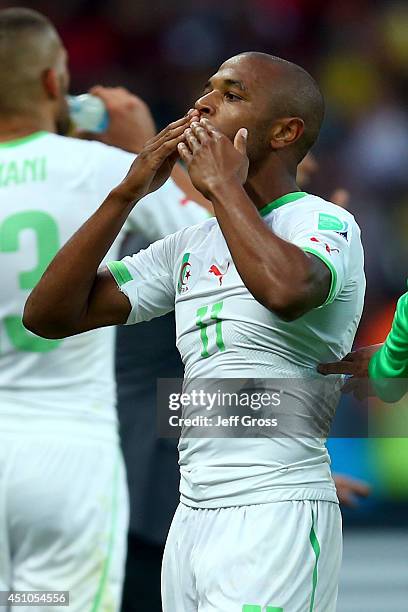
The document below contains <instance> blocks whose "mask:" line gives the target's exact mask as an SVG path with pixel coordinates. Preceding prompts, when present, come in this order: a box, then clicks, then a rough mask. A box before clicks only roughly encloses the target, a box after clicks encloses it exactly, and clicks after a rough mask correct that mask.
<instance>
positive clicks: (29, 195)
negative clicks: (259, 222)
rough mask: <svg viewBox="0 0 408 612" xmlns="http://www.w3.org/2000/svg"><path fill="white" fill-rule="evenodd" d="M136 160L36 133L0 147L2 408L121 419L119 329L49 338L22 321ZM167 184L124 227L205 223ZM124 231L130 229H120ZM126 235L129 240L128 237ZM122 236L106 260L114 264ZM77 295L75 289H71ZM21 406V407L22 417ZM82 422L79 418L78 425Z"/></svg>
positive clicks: (163, 228)
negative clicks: (62, 256)
mask: <svg viewBox="0 0 408 612" xmlns="http://www.w3.org/2000/svg"><path fill="white" fill-rule="evenodd" d="M134 157H135V156H134V155H132V154H130V153H126V152H124V151H122V150H120V149H116V148H114V147H109V146H106V145H104V144H101V143H99V142H88V141H83V140H77V139H73V138H66V137H62V136H57V135H55V134H51V133H47V132H38V133H35V134H32V135H31V136H29V137H27V138H22V139H19V140H15V141H12V142H6V143H0V269H1V289H0V410H1V413H2V423H3V428H4V427H5V424H6V416H7V415H10V416H11V418H14V415H18V416H21V414H24V415H29V414H30V411H33V412H31V413H32V414H33V415H34V416H36V417H38V416H40V415H43V416H45V417H48V416H49V415H50V414H52V415H53V416H55V417H64V416H67V415H76V418H77V419H82V421H81V422H82V423H85V422H86V420H87V419H88V418H89V419H90V422H91V423H92V425H93V424H95V423H96V422H97V421H98V420H99V421H100V422H103V421H106V422H107V423H109V422H116V416H115V411H114V409H113V407H114V403H115V385H114V363H113V353H114V344H113V343H114V330H113V328H111V329H98V330H95V331H91V332H88V333H86V334H82V335H79V336H76V337H73V338H67V339H65V340H56V341H55V340H44V339H42V338H39V337H37V336H35V335H33V334H31V333H30V332H28V331H27V330H26V329H25V328H24V327H23V325H22V323H21V316H22V312H23V308H24V303H25V301H26V299H27V297H28V295H29V293H30V291H31V289H32V288H33V287H34V286H35V285H36V283H37V282H38V281H39V279H40V277H41V275H42V274H43V272H44V270H45V268H46V267H47V265H48V264H49V263H50V261H51V259H52V258H53V257H54V255H55V254H56V253H57V251H58V249H59V248H60V247H61V246H62V245H63V244H64V243H65V242H66V241H67V240H68V239H69V238H70V236H71V235H72V234H73V233H74V232H75V231H76V230H77V229H78V228H79V227H80V226H81V225H82V224H83V223H84V222H85V221H86V220H87V219H88V217H89V216H90V215H91V214H92V213H93V212H94V211H95V210H96V209H97V208H98V206H99V205H100V204H101V202H102V201H103V199H104V198H105V197H106V196H107V194H108V193H109V191H110V190H111V189H112V188H113V187H115V186H116V185H117V184H118V183H119V182H120V181H121V180H122V179H123V178H124V176H125V175H126V173H127V171H128V169H129V167H130V165H131V163H132V161H133V159H134ZM183 198H184V194H183V193H182V192H181V191H180V190H179V188H178V187H177V186H176V185H175V184H174V183H173V181H171V180H170V181H168V182H167V183H166V184H165V185H164V186H163V187H162V188H161V189H160V190H158V191H157V192H155V193H153V194H151V195H150V196H148V197H146V198H144V199H143V200H142V201H141V202H139V203H138V204H137V206H136V207H135V208H134V210H133V211H132V213H131V215H130V217H129V221H128V224H127V229H128V230H130V231H135V232H138V231H140V232H142V233H143V235H144V236H145V237H146V238H148V239H150V240H157V239H159V238H162V237H163V236H165V235H167V234H169V233H171V232H175V231H177V230H178V229H180V228H182V227H185V226H187V225H191V224H194V223H198V222H199V221H202V220H203V219H206V218H208V213H207V212H206V211H205V210H204V209H203V208H201V207H200V206H198V205H197V204H195V203H192V202H187V201H186V200H185V199H183ZM124 231H126V230H124ZM122 236H123V233H122ZM120 238H121V237H119V238H118V240H116V242H115V243H114V245H113V246H112V248H111V249H110V251H109V253H108V255H107V259H108V260H109V259H112V258H117V257H118V251H119V246H120ZM72 290H73V291H74V290H75V287H73V288H72ZM20 409H21V410H20ZM79 422H80V421H79Z"/></svg>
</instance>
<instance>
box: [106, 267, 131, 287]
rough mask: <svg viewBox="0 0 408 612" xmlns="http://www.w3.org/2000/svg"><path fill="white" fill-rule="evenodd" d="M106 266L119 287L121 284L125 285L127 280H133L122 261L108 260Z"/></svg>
mask: <svg viewBox="0 0 408 612" xmlns="http://www.w3.org/2000/svg"><path fill="white" fill-rule="evenodd" d="M107 266H108V268H109V270H110V272H111V274H112V276H113V278H114V279H115V281H116V282H117V283H118V285H119V287H122V285H125V284H126V283H128V282H129V281H131V280H133V276H132V275H131V273H130V272H129V270H128V269H127V267H126V266H125V264H124V263H123V261H110V262H109V263H108V264H107Z"/></svg>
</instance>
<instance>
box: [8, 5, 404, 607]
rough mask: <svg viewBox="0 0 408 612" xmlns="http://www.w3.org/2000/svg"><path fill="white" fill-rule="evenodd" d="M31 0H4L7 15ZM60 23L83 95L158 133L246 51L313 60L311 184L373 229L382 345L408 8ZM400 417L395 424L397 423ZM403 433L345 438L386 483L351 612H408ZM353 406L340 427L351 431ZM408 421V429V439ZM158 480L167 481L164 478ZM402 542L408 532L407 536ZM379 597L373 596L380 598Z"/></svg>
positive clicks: (361, 339) (354, 562)
mask: <svg viewBox="0 0 408 612" xmlns="http://www.w3.org/2000/svg"><path fill="white" fill-rule="evenodd" d="M21 4H22V3H13V2H0V6H1V7H8V6H20V5H21ZM24 5H25V6H27V7H30V8H35V9H37V10H39V11H41V12H43V13H45V14H46V15H47V16H49V17H50V18H51V19H52V21H53V22H54V23H55V25H56V26H57V28H58V30H59V32H60V34H61V36H62V39H63V41H64V43H65V46H66V47H67V49H68V53H69V57H70V69H71V74H72V84H71V91H72V93H81V92H84V91H86V90H87V89H88V88H89V87H90V86H92V85H94V84H96V83H101V84H103V85H119V84H120V85H123V86H126V87H128V88H129V89H130V90H131V91H133V92H134V93H137V94H138V95H140V96H141V97H142V98H144V99H145V100H146V101H147V102H148V103H149V105H150V106H151V108H152V110H153V113H154V116H155V119H156V121H157V124H158V126H159V127H160V126H163V125H164V124H166V123H167V122H169V121H170V120H173V119H174V118H176V117H178V116H179V115H180V114H182V113H183V112H184V111H185V110H186V109H187V108H188V107H190V106H191V102H192V101H193V100H195V98H196V97H197V94H198V93H199V92H200V91H201V89H202V87H203V84H204V83H205V81H206V80H207V78H208V75H209V74H211V73H212V72H213V70H214V68H216V67H217V65H218V64H219V63H220V60H223V59H225V58H227V57H229V56H231V55H234V54H235V53H237V52H240V51H243V50H259V51H266V52H268V53H272V54H276V55H279V56H282V57H285V58H287V59H290V60H293V61H295V62H298V63H300V64H301V65H303V66H304V67H305V68H306V69H308V70H309V71H310V72H311V73H312V74H313V75H314V76H315V78H316V79H317V81H318V82H319V84H320V85H321V87H322V89H323V92H324V95H325V98H326V103H327V113H326V119H325V123H324V127H323V131H322V134H321V137H320V140H319V143H318V145H317V146H316V147H315V149H314V153H315V155H316V157H317V159H318V162H319V165H320V169H319V171H318V173H316V175H315V176H314V177H313V179H312V182H311V184H310V185H308V187H307V189H308V190H309V191H311V192H312V193H317V194H319V195H323V196H327V197H329V195H330V193H331V192H332V191H333V189H334V188H337V187H343V188H346V189H348V190H349V191H350V194H351V202H350V206H349V208H350V210H351V211H352V212H353V213H354V214H355V216H356V217H357V220H358V222H359V224H360V226H361V227H362V230H363V242H364V246H365V251H366V272H367V281H368V289H367V300H366V306H365V313H364V318H363V321H362V324H361V326H360V332H359V336H358V341H357V343H358V344H367V343H373V342H380V341H382V340H383V339H384V337H385V335H386V331H387V329H388V328H389V325H390V322H391V320H392V314H393V309H394V306H395V302H396V299H397V297H398V296H399V295H400V294H401V293H402V292H403V291H404V289H405V286H406V285H405V283H406V277H407V261H408V240H407V235H408V206H407V204H408V113H407V108H408V105H407V102H408V35H407V32H408V4H407V3H406V2H393V1H392V0H221V1H220V0H195V1H193V2H189V1H188V0H155V2H153V3H151V2H146V1H143V0H139V1H136V2H132V1H131V0H67V1H62V0H59V1H58V2H55V1H52V0H43V1H38V2H25V3H24ZM395 414H396V411H395V409H392V410H391V411H390V415H391V416H390V417H388V418H392V419H394V418H396V417H395ZM398 415H399V416H398V420H397V423H396V424H395V425H394V426H393V433H394V437H393V438H387V439H385V438H384V439H378V438H376V439H373V438H372V439H360V438H354V439H344V438H342V437H338V438H334V439H332V440H331V441H330V449H331V453H332V458H333V465H334V468H335V469H336V470H337V471H339V472H341V473H347V474H351V475H354V476H357V477H360V478H363V479H365V480H367V481H368V482H370V484H371V485H372V486H373V494H372V496H371V497H370V499H369V500H367V501H365V502H362V503H361V504H360V505H359V507H358V508H357V509H353V510H350V511H347V510H346V511H345V512H344V521H345V535H346V539H345V542H346V546H345V564H344V570H343V582H342V590H341V596H340V605H339V612H365V611H366V610H367V611H368V610H370V612H376V611H377V610H378V611H380V610H381V611H382V612H384V611H385V610H386V611H387V612H388V610H389V611H390V612H391V610H392V611H393V612H398V611H399V610H401V611H402V610H407V609H408V608H407V606H408V604H407V602H408V591H406V589H408V586H407V584H408V538H407V535H406V527H407V522H408V519H407V516H408V514H407V511H408V438H403V437H402V438H399V437H398V435H407V434H408V431H407V430H408V426H407V421H408V409H407V407H405V406H404V403H401V404H400V405H399V407H398ZM356 417H357V419H358V414H357V415H356V406H353V405H352V403H351V400H349V399H345V400H343V403H342V406H341V408H340V410H339V414H338V418H337V420H336V429H335V432H338V433H339V434H340V435H341V434H342V433H344V432H347V434H348V432H350V422H353V420H354V419H355V418H356ZM404 424H405V433H404V427H403V426H404ZM152 486H154V483H152ZM401 536H404V537H403V538H401ZM370 598H372V602H371V603H369V601H370Z"/></svg>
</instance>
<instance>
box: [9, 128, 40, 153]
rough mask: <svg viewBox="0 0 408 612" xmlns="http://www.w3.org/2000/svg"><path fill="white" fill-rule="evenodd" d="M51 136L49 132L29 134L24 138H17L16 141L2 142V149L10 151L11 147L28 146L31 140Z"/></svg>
mask: <svg viewBox="0 0 408 612" xmlns="http://www.w3.org/2000/svg"><path fill="white" fill-rule="evenodd" d="M46 134H49V132H45V131H44V130H42V131H40V132H34V133H33V134H29V135H28V136H23V137H22V138H16V139H15V140H6V141H5V142H0V148H1V149H8V148H10V147H19V146H20V145H22V144H26V142H30V141H31V140H36V139H37V138H40V137H41V136H45V135H46Z"/></svg>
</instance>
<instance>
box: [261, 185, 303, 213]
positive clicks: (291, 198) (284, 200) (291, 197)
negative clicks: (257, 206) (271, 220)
mask: <svg viewBox="0 0 408 612" xmlns="http://www.w3.org/2000/svg"><path fill="white" fill-rule="evenodd" d="M307 195H308V194H307V193H306V192H305V191H294V192H293V193H287V194H286V195H284V196H282V197H280V198H278V199H277V200H274V201H273V202H270V204H267V205H266V206H264V207H263V208H261V210H260V211H259V214H260V215H261V216H262V217H265V215H267V214H268V213H270V212H271V210H275V208H279V207H280V206H283V205H284V204H289V202H296V200H300V198H304V197H305V196H307Z"/></svg>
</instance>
